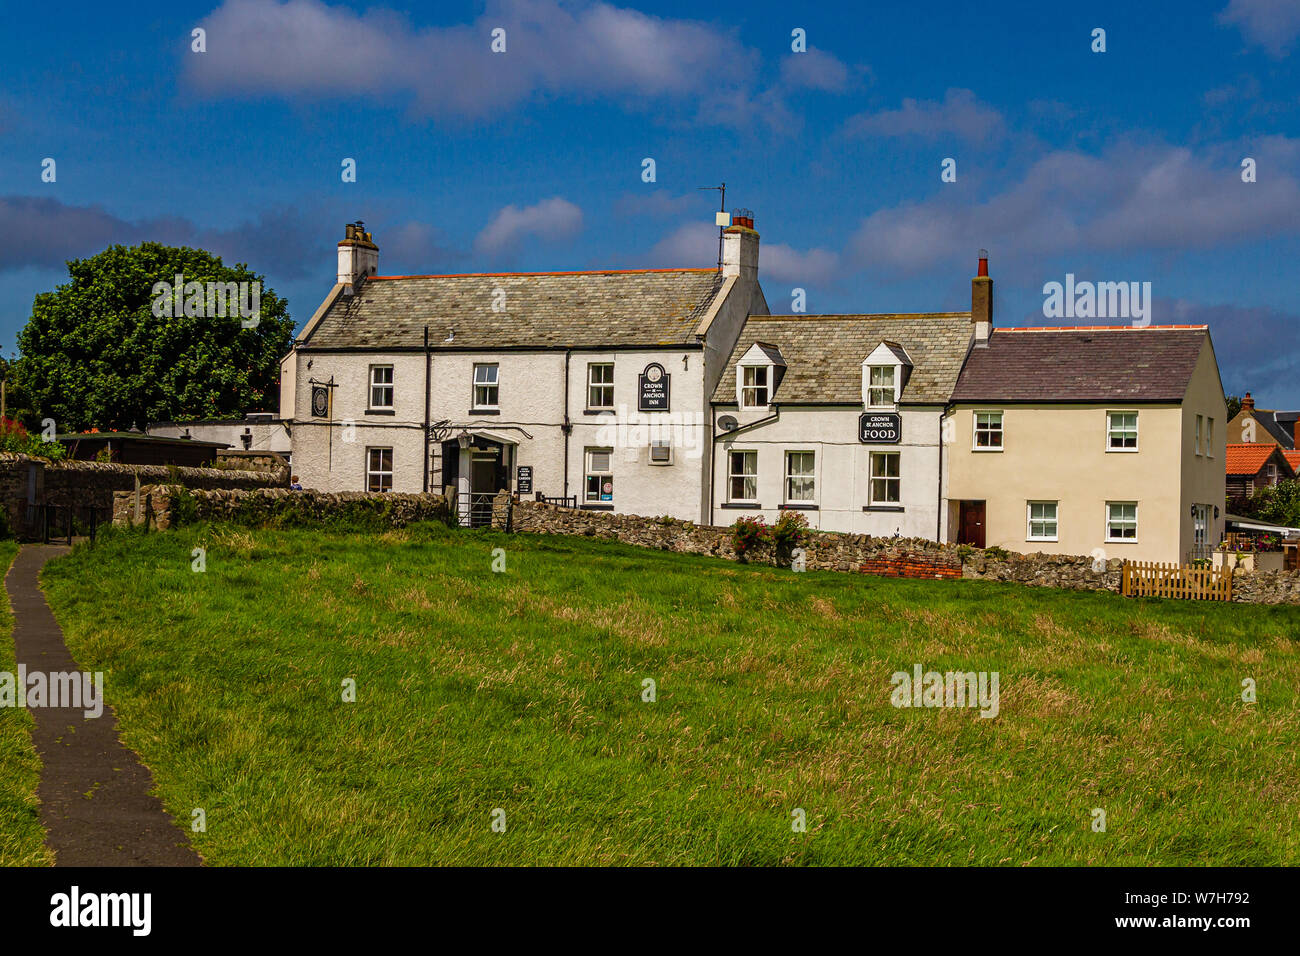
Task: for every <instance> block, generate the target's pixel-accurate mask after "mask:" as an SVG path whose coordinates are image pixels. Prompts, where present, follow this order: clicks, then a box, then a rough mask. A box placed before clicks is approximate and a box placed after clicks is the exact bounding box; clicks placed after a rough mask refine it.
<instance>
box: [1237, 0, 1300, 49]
mask: <svg viewBox="0 0 1300 956" xmlns="http://www.w3.org/2000/svg"><path fill="white" fill-rule="evenodd" d="M1219 22H1220V23H1230V24H1233V25H1234V26H1236V27H1237V28H1238V29H1240V30H1241V32H1242V35H1243V36H1245V38H1246V39H1247V40H1249V41H1251V42H1252V43H1257V44H1259V45H1260V46H1262V47H1263V48H1264V49H1266V50H1267V51H1268V52H1269V53H1271V54H1272V55H1273V56H1275V57H1282V56H1284V55H1285V54H1286V52H1287V50H1288V48H1290V46H1291V44H1292V43H1294V42H1295V38H1296V37H1297V36H1300V3H1297V2H1296V0H1232V2H1231V3H1229V4H1228V6H1227V7H1225V8H1224V10H1223V11H1222V12H1221V13H1220V14H1219Z"/></svg>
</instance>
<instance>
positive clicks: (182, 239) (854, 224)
mask: <svg viewBox="0 0 1300 956" xmlns="http://www.w3.org/2000/svg"><path fill="white" fill-rule="evenodd" d="M4 7H5V9H4V10H3V11H0V12H3V14H4V20H5V22H6V23H7V24H9V25H10V26H11V27H13V26H17V25H21V27H22V28H21V29H9V30H6V31H4V33H3V35H0V57H2V58H3V62H4V63H5V64H6V68H5V71H4V76H5V79H4V81H3V85H0V146H2V147H3V148H0V350H3V352H4V353H5V354H10V353H11V352H12V351H13V350H14V341H15V336H16V333H17V331H18V329H19V328H21V326H22V325H23V324H24V323H25V321H26V319H27V317H28V315H29V314H30V310H31V303H32V298H33V297H34V296H35V295H36V294H37V293H38V292H41V291H45V290H48V289H52V288H54V287H55V286H56V285H57V284H58V283H59V282H61V281H63V279H64V278H65V277H66V271H65V269H64V267H63V262H64V261H65V260H66V259H69V258H75V257H80V256H85V255H90V254H93V253H95V252H97V251H99V250H100V249H102V248H103V247H104V246H106V245H108V244H110V243H114V242H123V243H135V242H139V241H143V240H147V239H156V240H159V241H163V242H170V243H174V244H186V245H197V246H201V247H203V248H208V249H210V250H212V251H213V252H215V253H218V254H220V255H222V256H223V257H224V258H225V259H226V260H227V261H228V262H235V261H244V262H247V263H248V264H249V265H250V266H251V267H252V268H253V269H254V270H256V271H258V272H262V273H264V274H265V275H266V276H267V281H268V283H269V285H271V286H272V287H273V288H274V289H275V290H276V291H277V292H278V293H280V294H281V295H283V296H285V297H287V299H288V301H289V308H290V311H291V314H292V315H293V317H294V319H295V320H296V321H297V322H298V324H299V325H301V324H302V323H303V322H305V321H306V320H307V319H308V318H309V317H310V316H311V313H312V312H313V310H314V309H315V307H316V306H317V304H318V303H319V301H320V299H321V298H322V297H323V296H324V295H325V293H326V292H327V291H328V289H329V287H330V285H331V284H332V283H333V281H334V271H335V262H334V247H335V243H336V242H337V241H338V240H339V239H340V238H342V230H343V224H344V223H345V222H347V221H351V220H355V219H363V220H364V221H365V222H366V226H367V228H368V229H370V230H371V232H372V233H373V234H374V236H375V240H376V242H377V243H378V244H379V248H380V272H381V273H382V274H387V275H404V274H426V273H438V272H481V271H507V270H526V271H532V270H546V269H592V268H624V267H628V268H639V267H655V266H689V265H698V266H708V265H711V264H713V262H714V260H715V258H716V236H717V233H716V229H715V228H714V227H713V226H712V220H713V210H714V208H716V194H715V193H710V192H701V191H698V190H697V189H696V187H699V186H705V185H710V184H716V183H718V182H721V181H724V180H725V181H726V182H727V184H728V192H727V205H728V207H742V206H743V207H747V208H749V209H752V210H753V214H754V219H755V225H756V227H757V229H758V231H759V232H760V233H761V235H762V250H761V253H760V278H761V280H762V282H763V286H764V290H765V291H766V293H767V297H768V300H769V303H770V304H771V306H772V310H773V311H774V312H779V311H789V309H790V301H791V292H792V290H793V289H794V288H796V287H797V288H803V289H805V290H806V292H807V301H808V311H810V312H889V311H912V312H917V311H933V310H947V309H965V308H969V302H970V299H969V296H970V284H969V278H970V276H971V275H972V274H973V272H974V267H975V258H976V253H977V250H978V249H979V248H981V247H984V248H987V249H988V250H989V252H990V266H991V272H992V275H993V277H994V280H995V289H996V300H995V301H996V311H995V322H996V324H998V325H1031V324H1039V325H1041V324H1059V323H1054V322H1050V321H1049V320H1047V319H1045V318H1044V317H1043V314H1042V305H1043V299H1044V296H1043V291H1042V288H1043V285H1044V283H1046V282H1050V281H1063V280H1064V277H1065V275H1066V273H1073V274H1074V275H1075V276H1076V278H1077V279H1079V280H1093V281H1139V282H1151V283H1152V291H1153V295H1154V307H1153V311H1152V321H1153V322H1154V323H1156V324H1170V323H1202V322H1208V323H1209V324H1210V325H1211V328H1212V331H1213V334H1214V341H1215V347H1216V351H1217V354H1218V356H1219V360H1220V364H1221V366H1222V370H1223V375H1224V385H1225V388H1226V389H1227V390H1228V391H1229V392H1230V393H1231V392H1236V393H1240V392H1243V391H1245V390H1248V389H1249V390H1250V391H1252V392H1253V394H1254V395H1255V397H1256V400H1257V402H1258V403H1259V405H1260V406H1261V407H1281V408H1297V407H1300V341H1298V340H1300V335H1297V328H1298V324H1300V304H1298V303H1297V289H1296V286H1297V281H1296V280H1297V276H1298V275H1300V269H1298V268H1297V263H1298V262H1300V77H1298V76H1297V68H1296V65H1295V64H1296V59H1295V56H1294V54H1295V53H1296V52H1297V50H1298V49H1300V2H1298V0H1217V2H1178V3H1174V2H1151V3H1142V4H1135V3H1132V2H1131V0H1128V2H1120V3H1107V2H1093V3H1087V4H1069V5H1059V4H1044V3H1041V2H1023V3H1022V2H1016V3H998V2H992V0H988V2H982V3H969V2H961V3H929V4H884V5H877V4H845V5H842V6H841V5H836V4H819V5H815V6H811V7H805V6H803V5H796V4H782V3H764V2H747V3H716V4H711V5H702V4H698V3H692V4H676V3H671V4H669V3H665V4H657V5H655V6H654V7H650V6H645V5H638V6H625V5H620V4H611V3H556V2H550V0H506V2H491V3H488V4H486V5H484V4H481V3H476V4H468V3H442V4H437V5H428V4H420V5H418V6H413V7H412V8H411V9H401V8H399V7H398V6H396V5H373V6H368V5H365V4H355V5H347V6H344V5H340V4H335V3H321V2H317V0H290V2H288V3H284V2H276V0H230V2H225V3H221V4H219V5H213V4H196V5H190V4H183V3H176V2H167V3H136V4H133V9H132V15H131V16H129V17H124V16H122V15H121V13H120V12H118V11H116V10H115V9H114V7H113V6H112V5H105V4H101V3H81V2H72V3H64V4H60V5H57V6H55V5H30V4H24V5H22V6H19V5H18V4H11V3H5V4H4ZM200 27H201V28H203V29H204V30H205V31H206V52H203V53H196V52H194V51H193V50H192V49H191V46H192V42H193V41H192V38H191V31H192V30H194V29H195V28H200ZM497 27H501V28H503V29H505V31H506V33H505V38H506V51H505V52H504V53H493V52H492V51H491V49H490V44H491V42H492V31H493V29H494V28H497ZM1096 28H1102V29H1104V30H1105V31H1106V36H1105V39H1106V51H1105V52H1104V53H1094V52H1093V51H1092V49H1091V47H1092V45H1093V38H1092V32H1093V30H1094V29H1096ZM795 29H802V30H803V31H805V34H806V38H807V40H806V42H807V52H806V53H795V52H792V49H791V44H792V38H791V33H792V31H793V30H795ZM47 157H49V158H53V159H54V160H55V162H56V164H57V166H56V172H57V179H56V181H55V182H52V183H49V182H42V180H41V171H42V161H43V160H44V159H45V158H47ZM348 157H350V158H353V159H355V160H356V164H357V181H356V182H355V183H344V182H343V181H342V179H341V176H340V172H341V163H342V160H343V159H344V158H348ZM647 157H648V158H653V159H654V160H655V172H656V181H655V182H653V183H647V182H644V181H643V180H642V169H643V165H642V164H643V160H644V159H645V158H647ZM1246 157H1250V158H1252V159H1254V160H1255V163H1256V181H1255V182H1253V183H1244V182H1242V177H1241V162H1242V160H1243V158H1246ZM946 158H952V159H955V160H956V171H957V179H956V181H955V182H951V183H945V182H942V181H941V179H940V172H941V164H942V162H943V160H944V159H946Z"/></svg>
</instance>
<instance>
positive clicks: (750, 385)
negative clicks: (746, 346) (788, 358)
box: [740, 365, 770, 408]
mask: <svg viewBox="0 0 1300 956" xmlns="http://www.w3.org/2000/svg"><path fill="white" fill-rule="evenodd" d="M740 371H741V386H740V407H741V408H767V398H768V385H769V384H770V379H769V371H770V369H769V367H768V366H766V365H742V366H741V369H740Z"/></svg>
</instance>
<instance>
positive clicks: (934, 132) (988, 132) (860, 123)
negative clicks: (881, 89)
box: [844, 89, 1004, 142]
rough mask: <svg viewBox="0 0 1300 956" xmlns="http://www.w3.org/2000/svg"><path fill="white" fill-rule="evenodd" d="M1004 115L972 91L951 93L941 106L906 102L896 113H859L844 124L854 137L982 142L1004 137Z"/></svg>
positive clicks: (948, 93)
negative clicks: (948, 137)
mask: <svg viewBox="0 0 1300 956" xmlns="http://www.w3.org/2000/svg"><path fill="white" fill-rule="evenodd" d="M1003 125H1004V123H1003V119H1002V114H1001V113H999V112H998V111H997V110H995V109H994V108H993V107H991V106H989V105H988V104H986V103H981V102H980V101H979V100H978V99H976V97H975V94H974V93H973V92H971V91H970V90H963V89H950V90H948V91H947V92H946V93H945V94H944V98H943V101H942V102H939V101H936V100H914V99H910V98H909V99H904V100H903V105H902V106H901V107H900V108H899V109H896V110H880V111H878V112H874V113H859V114H857V115H856V116H851V117H849V119H848V120H846V121H845V123H844V132H845V133H847V134H849V135H851V136H915V137H919V138H921V139H926V140H937V139H942V138H944V137H947V136H956V137H958V138H960V139H964V140H966V141H968V142H982V141H984V140H987V139H991V138H993V137H996V136H998V135H1000V134H1001V133H1002V129H1003Z"/></svg>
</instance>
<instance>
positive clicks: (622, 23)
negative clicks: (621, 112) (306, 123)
mask: <svg viewBox="0 0 1300 956" xmlns="http://www.w3.org/2000/svg"><path fill="white" fill-rule="evenodd" d="M203 25H204V26H205V27H206V29H207V31H208V52H207V53H206V54H204V55H203V56H191V57H187V59H186V63H187V76H188V79H189V81H190V82H191V83H192V84H193V85H194V86H195V87H196V88H197V89H199V90H201V91H204V92H206V93H209V94H213V95H223V94H249V95H264V94H270V95H281V96H308V97H314V98H325V97H330V96H341V97H348V98H357V97H362V96H372V97H373V96H387V97H394V98H401V99H407V100H409V101H411V103H412V105H413V108H414V109H415V110H416V111H417V112H419V113H422V114H427V115H433V116H457V117H465V118H471V119H482V118H489V117H491V116H492V115H493V114H494V113H496V112H499V111H505V110H509V109H512V108H514V107H517V106H519V105H521V104H523V103H525V102H527V101H529V100H531V99H535V98H537V97H546V96H566V95H567V96H572V97H575V98H592V97H599V96H617V97H619V98H620V99H622V100H632V101H636V102H640V103H643V104H644V103H647V102H651V103H652V102H654V101H655V100H657V99H659V98H663V97H669V98H688V99H690V98H694V99H697V100H701V99H703V98H705V97H706V96H711V95H713V94H714V93H715V92H718V91H723V92H725V91H727V90H730V89H741V88H745V87H747V86H748V85H749V84H750V82H751V80H752V78H753V74H754V72H755V68H756V64H757V57H756V55H755V54H754V53H753V52H752V51H749V50H747V49H746V48H744V47H743V46H741V45H740V43H739V42H738V41H737V40H736V39H735V38H734V36H733V35H732V34H731V33H730V32H728V31H724V30H719V29H717V28H715V27H713V26H711V25H709V24H705V23H701V22H697V21H690V20H672V19H666V18H661V17H655V16H651V15H648V14H644V13H640V12H638V11H636V10H630V9H626V8H621V7H615V6H612V5H610V4H606V3H585V4H561V3H558V2H555V0H492V2H489V4H488V6H487V9H486V10H485V11H484V13H483V14H482V16H480V17H479V18H478V19H476V20H475V21H474V22H473V23H472V24H464V25H456V26H449V27H440V28H427V29H420V30H415V29H413V28H412V27H411V25H410V24H409V23H408V22H407V21H406V20H405V18H403V17H401V16H400V15H398V14H395V13H392V12H389V11H386V10H382V9H372V10H368V11H366V12H364V13H356V12H353V11H352V10H351V9H348V8H345V7H337V6H328V5H326V4H324V3H322V2H320V0H287V2H284V3H279V2H276V0H227V2H225V3H224V4H223V5H222V6H221V7H219V8H218V9H217V10H216V11H215V12H213V13H212V14H211V15H210V16H209V17H207V18H206V19H205V20H204V21H203ZM497 27H501V28H503V29H505V31H506V52H504V53H494V52H492V50H491V41H492V31H493V30H494V29H495V28H497Z"/></svg>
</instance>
